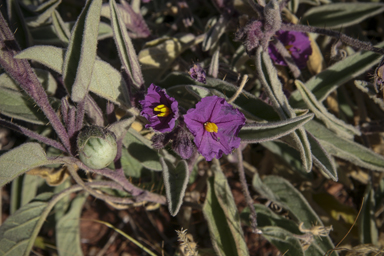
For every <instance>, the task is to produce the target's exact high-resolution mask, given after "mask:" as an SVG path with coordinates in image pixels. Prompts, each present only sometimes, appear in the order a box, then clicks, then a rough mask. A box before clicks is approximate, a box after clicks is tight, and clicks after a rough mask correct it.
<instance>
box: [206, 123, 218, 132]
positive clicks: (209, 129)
mask: <svg viewBox="0 0 384 256" xmlns="http://www.w3.org/2000/svg"><path fill="white" fill-rule="evenodd" d="M204 128H205V130H206V131H207V132H217V131H218V128H217V125H216V124H215V123H211V122H205V123H204Z"/></svg>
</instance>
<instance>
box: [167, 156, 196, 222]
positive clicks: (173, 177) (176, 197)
mask: <svg viewBox="0 0 384 256" xmlns="http://www.w3.org/2000/svg"><path fill="white" fill-rule="evenodd" d="M160 162H161V166H162V167H163V180H164V186H165V193H166V195H167V202H168V210H169V213H170V214H171V215H172V216H176V215H177V213H178V212H179V210H180V207H181V205H182V203H183V198H184V194H185V190H186V189H187V185H188V180H189V171H188V164H187V162H186V161H185V160H182V161H180V162H178V164H177V165H176V167H175V166H173V164H172V163H171V162H169V161H168V160H167V159H164V158H161V159H160Z"/></svg>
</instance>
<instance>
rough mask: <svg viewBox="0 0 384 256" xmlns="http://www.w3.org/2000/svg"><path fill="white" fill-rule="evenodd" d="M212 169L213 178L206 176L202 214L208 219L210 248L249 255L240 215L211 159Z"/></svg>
mask: <svg viewBox="0 0 384 256" xmlns="http://www.w3.org/2000/svg"><path fill="white" fill-rule="evenodd" d="M212 170H213V172H214V177H210V178H208V183H207V185H208V189H207V196H206V199H205V203H204V206H203V213H204V217H205V219H206V220H207V222H208V228H209V233H210V235H211V241H212V244H213V248H214V249H215V252H216V254H217V255H228V256H246V255H249V253H248V248H247V245H246V243H245V240H244V234H243V230H242V228H241V225H240V216H239V213H238V211H237V207H236V204H235V201H234V199H233V195H232V192H231V189H230V187H229V185H228V181H227V179H226V177H225V176H224V174H223V172H222V170H221V169H220V163H219V161H218V160H217V159H214V160H213V165H212Z"/></svg>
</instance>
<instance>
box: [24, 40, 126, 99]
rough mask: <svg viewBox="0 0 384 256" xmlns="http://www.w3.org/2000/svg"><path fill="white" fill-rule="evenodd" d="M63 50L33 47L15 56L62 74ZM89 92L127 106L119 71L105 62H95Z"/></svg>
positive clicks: (124, 88)
mask: <svg viewBox="0 0 384 256" xmlns="http://www.w3.org/2000/svg"><path fill="white" fill-rule="evenodd" d="M64 54H65V49H62V48H58V47H54V46H33V47H30V48H27V49H25V50H24V51H22V52H20V53H19V54H18V55H17V58H19V59H29V60H34V61H37V62H39V63H42V64H43V65H45V66H47V67H49V68H51V69H52V70H54V71H56V72H58V73H60V74H61V73H62V67H63V62H64ZM89 90H90V91H92V92H94V93H95V94H97V95H99V96H100V97H103V98H105V99H107V100H109V101H111V102H113V103H116V104H123V105H129V95H128V90H127V86H126V84H125V82H124V79H123V78H122V76H121V74H120V72H119V71H117V70H116V69H114V68H113V67H112V66H111V65H109V64H108V63H107V62H105V61H102V60H96V62H95V64H94V67H93V73H92V77H91V81H90V85H89Z"/></svg>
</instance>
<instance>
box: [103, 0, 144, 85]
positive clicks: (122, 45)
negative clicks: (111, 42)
mask: <svg viewBox="0 0 384 256" xmlns="http://www.w3.org/2000/svg"><path fill="white" fill-rule="evenodd" d="M109 7H110V9H111V21H112V29H113V38H114V39H115V43H116V45H117V50H118V52H119V56H120V60H121V62H122V63H123V66H124V68H125V70H126V71H127V73H128V74H129V76H130V78H131V79H132V81H133V84H134V85H136V87H140V86H141V85H143V84H144V79H143V74H142V73H141V67H140V63H139V61H138V59H137V56H136V52H135V49H134V48H133V44H132V42H131V39H130V38H129V35H128V31H127V28H126V26H125V24H124V22H123V20H122V19H121V17H120V12H119V11H117V8H116V2H115V1H114V0H111V1H110V2H109Z"/></svg>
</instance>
